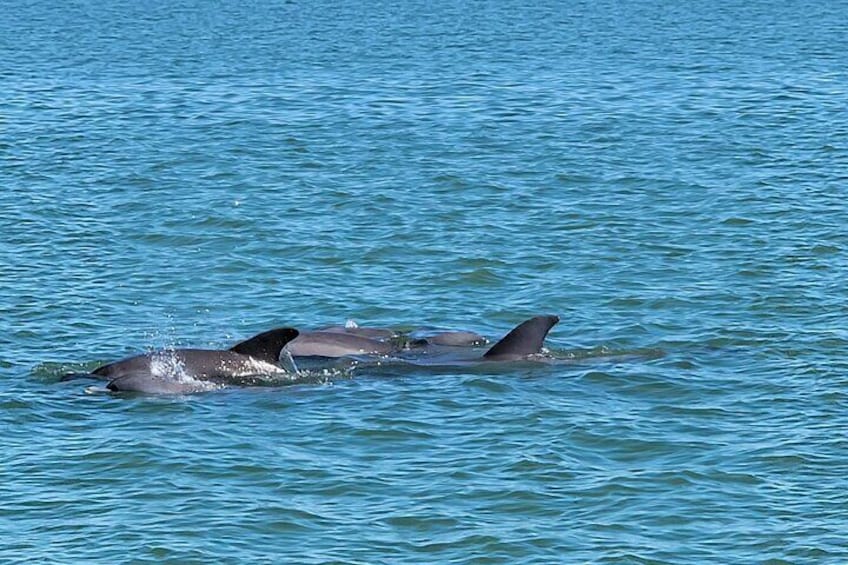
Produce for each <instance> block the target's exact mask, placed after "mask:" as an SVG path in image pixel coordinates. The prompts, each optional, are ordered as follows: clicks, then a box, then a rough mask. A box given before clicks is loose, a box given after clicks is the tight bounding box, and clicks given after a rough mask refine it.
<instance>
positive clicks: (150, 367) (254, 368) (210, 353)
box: [92, 328, 299, 393]
mask: <svg viewBox="0 0 848 565" xmlns="http://www.w3.org/2000/svg"><path fill="white" fill-rule="evenodd" d="M298 333H299V332H298V331H297V330H296V329H294V328H277V329H273V330H269V331H267V332H263V333H261V334H258V335H256V336H253V337H252V338H250V339H247V340H245V341H242V342H241V343H238V344H236V345H234V346H233V347H231V348H230V349H226V350H212V349H174V350H163V351H155V352H152V353H146V354H143V355H136V356H134V357H128V358H126V359H123V360H121V361H116V362H114V363H109V364H108V365H103V366H101V367H98V368H97V369H95V370H94V371H92V374H93V375H95V376H97V377H100V378H105V379H108V380H109V383H108V384H107V385H106V388H108V389H109V390H112V391H132V392H148V393H187V392H198V391H202V390H211V389H214V388H220V387H221V386H223V385H227V384H234V383H239V382H249V378H250V377H256V376H258V375H275V374H280V373H285V372H286V371H285V370H284V369H282V368H281V367H280V366H279V365H277V362H278V359H279V357H280V352H281V351H282V349H283V347H284V346H285V345H286V344H287V343H289V342H290V341H291V340H292V339H294V338H296V337H297V335H298Z"/></svg>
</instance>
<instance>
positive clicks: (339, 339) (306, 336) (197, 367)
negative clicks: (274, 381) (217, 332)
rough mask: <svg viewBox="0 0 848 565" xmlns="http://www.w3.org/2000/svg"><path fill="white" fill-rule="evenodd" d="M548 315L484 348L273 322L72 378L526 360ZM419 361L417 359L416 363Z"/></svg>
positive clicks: (474, 338) (174, 389)
mask: <svg viewBox="0 0 848 565" xmlns="http://www.w3.org/2000/svg"><path fill="white" fill-rule="evenodd" d="M557 322H559V317H557V316H554V315H543V316H535V317H533V318H530V319H528V320H525V321H524V322H522V323H521V324H519V325H517V326H515V327H514V328H513V329H512V330H511V331H510V332H509V333H507V334H506V335H505V336H504V337H502V338H501V339H500V340H498V341H497V342H496V343H495V344H494V345H492V346H491V347H489V348H488V349H485V350H482V349H481V348H480V347H479V346H480V345H482V344H485V343H486V342H487V340H486V339H485V338H484V337H483V336H481V335H479V334H476V333H474V332H468V331H438V332H427V333H425V335H423V336H417V337H411V338H410V337H409V336H404V335H403V334H402V333H401V332H395V331H393V330H391V329H388V328H362V327H359V326H357V325H356V324H353V323H349V324H346V325H345V326H332V327H327V328H322V329H319V330H314V331H300V330H298V329H295V328H289V327H285V328H275V329H272V330H269V331H266V332H263V333H260V334H258V335H255V336H253V337H251V338H249V339H247V340H245V341H242V342H240V343H238V344H236V345H234V346H233V347H231V348H229V349H225V350H211V349H173V350H160V351H154V352H152V353H146V354H142V355H135V356H132V357H128V358H126V359H122V360H120V361H116V362H114V363H109V364H106V365H102V366H100V367H98V368H96V369H94V370H93V371H91V372H90V373H88V374H82V375H81V374H78V373H72V374H68V375H65V377H63V379H62V380H67V379H70V378H77V377H80V376H86V377H93V378H99V379H104V380H106V381H107V384H106V388H107V389H108V390H110V391H114V392H119V391H125V392H144V393H157V394H168V393H171V394H173V393H190V392H198V391H204V390H212V389H215V388H220V387H224V386H232V385H238V384H251V383H253V382H257V381H258V379H259V378H260V377H262V376H269V375H270V376H286V375H291V373H293V372H296V371H297V368H296V366H295V364H294V363H293V359H304V358H311V359H313V360H314V359H319V360H320V359H339V358H351V359H356V360H358V361H368V360H383V359H387V358H391V359H392V360H394V361H396V362H401V363H403V362H405V361H408V362H410V363H411V364H422V362H423V363H424V364H427V363H428V362H429V361H431V360H436V361H435V362H434V363H433V364H436V365H439V364H451V363H461V364H467V363H489V362H504V361H517V360H523V359H531V358H532V357H533V356H535V355H537V354H539V353H540V352H541V350H542V347H543V345H544V341H545V338H546V336H547V335H548V332H549V331H550V329H551V328H552V327H553V326H554V325H556V323H557ZM422 360H423V361H422Z"/></svg>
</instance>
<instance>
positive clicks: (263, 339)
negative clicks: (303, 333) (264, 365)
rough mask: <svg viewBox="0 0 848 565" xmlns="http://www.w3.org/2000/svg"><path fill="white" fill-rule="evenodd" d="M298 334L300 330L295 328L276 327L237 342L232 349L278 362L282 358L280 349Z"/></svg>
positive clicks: (259, 358) (239, 352)
mask: <svg viewBox="0 0 848 565" xmlns="http://www.w3.org/2000/svg"><path fill="white" fill-rule="evenodd" d="M298 334H300V332H298V331H297V330H296V329H294V328H276V329H273V330H268V331H267V332H263V333H261V334H259V335H255V336H253V337H252V338H250V339H246V340H244V341H243V342H241V343H237V344H236V345H234V346H232V347H231V348H230V351H232V352H233V353H238V354H240V355H247V356H249V357H253V358H254V359H258V360H260V361H265V362H268V363H275V364H276V363H277V361H278V360H279V359H280V351H282V350H283V347H285V346H286V344H287V343H288V342H290V341H291V340H293V339H294V338H296V337H297V336H298Z"/></svg>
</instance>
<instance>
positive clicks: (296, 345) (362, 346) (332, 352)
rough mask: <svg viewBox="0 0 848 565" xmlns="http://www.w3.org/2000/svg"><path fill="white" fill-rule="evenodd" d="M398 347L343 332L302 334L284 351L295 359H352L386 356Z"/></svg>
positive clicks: (324, 331) (286, 346)
mask: <svg viewBox="0 0 848 565" xmlns="http://www.w3.org/2000/svg"><path fill="white" fill-rule="evenodd" d="M395 349H396V347H395V346H394V345H393V344H392V343H390V342H387V341H380V340H377V339H371V338H368V337H365V336H361V335H356V334H353V333H347V332H342V331H326V330H323V331H315V332H301V333H300V335H298V336H297V337H296V338H295V339H293V340H291V341H290V342H288V343H287V344H286V345H285V347H284V350H285V351H287V352H288V353H289V354H291V355H292V356H293V357H350V356H354V355H386V354H388V353H391V352H392V351H394V350H395Z"/></svg>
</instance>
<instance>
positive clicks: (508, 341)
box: [483, 316, 559, 359]
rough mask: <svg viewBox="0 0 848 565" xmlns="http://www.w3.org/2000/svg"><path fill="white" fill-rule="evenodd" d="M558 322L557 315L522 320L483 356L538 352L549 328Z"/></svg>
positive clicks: (520, 354) (510, 355)
mask: <svg viewBox="0 0 848 565" xmlns="http://www.w3.org/2000/svg"><path fill="white" fill-rule="evenodd" d="M557 322H559V316H536V317H535V318H530V319H529V320H527V321H525V322H522V323H521V324H519V325H517V326H516V327H515V328H513V329H512V331H511V332H509V333H508V334H506V335H505V336H504V337H503V338H502V339H501V340H500V341H499V342H497V343H496V344H495V345H493V346H492V347H491V348H490V349H489V350H488V351H487V352H486V353H485V354H484V355H483V357H485V358H488V359H491V358H497V357H522V356H524V355H531V354H533V353H539V351H541V350H542V344H544V342H545V337H546V336H547V335H548V332H549V331H551V328H552V327H554V326H555V325H556V323H557Z"/></svg>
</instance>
